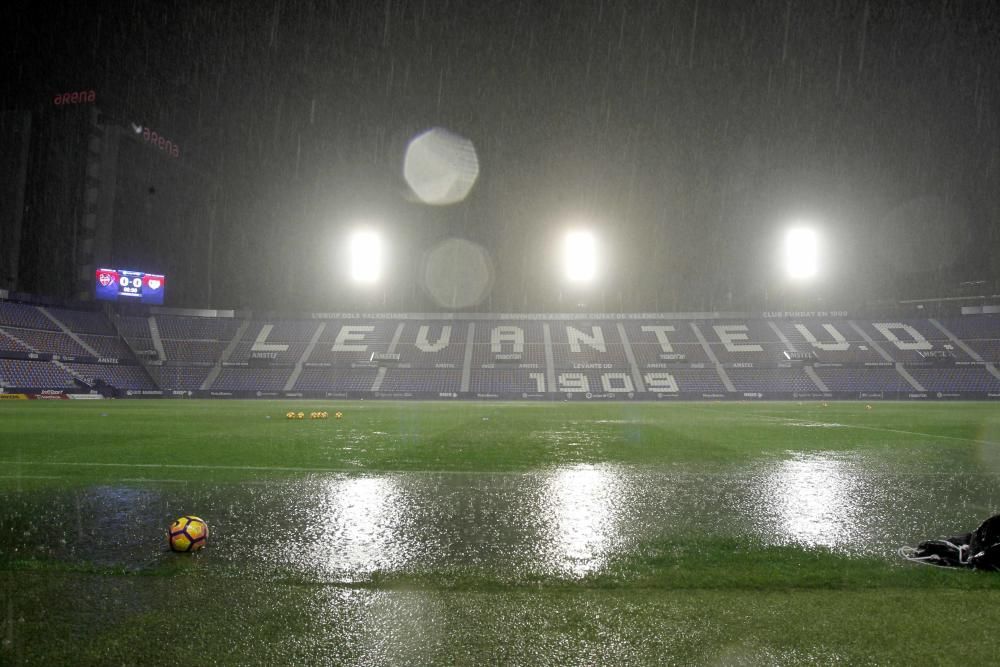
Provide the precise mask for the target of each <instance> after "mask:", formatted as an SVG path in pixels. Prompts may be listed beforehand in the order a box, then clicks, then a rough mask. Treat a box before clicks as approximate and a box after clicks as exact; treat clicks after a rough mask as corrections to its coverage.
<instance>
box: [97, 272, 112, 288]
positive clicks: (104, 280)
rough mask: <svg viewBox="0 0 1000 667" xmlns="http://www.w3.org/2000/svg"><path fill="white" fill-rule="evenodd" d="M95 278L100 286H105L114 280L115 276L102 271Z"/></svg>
mask: <svg viewBox="0 0 1000 667" xmlns="http://www.w3.org/2000/svg"><path fill="white" fill-rule="evenodd" d="M97 280H98V282H100V283H101V287H107V286H108V285H110V284H111V283H113V282H115V277H114V276H112V275H111V274H110V273H102V274H101V276H100V277H99V278H98V279H97Z"/></svg>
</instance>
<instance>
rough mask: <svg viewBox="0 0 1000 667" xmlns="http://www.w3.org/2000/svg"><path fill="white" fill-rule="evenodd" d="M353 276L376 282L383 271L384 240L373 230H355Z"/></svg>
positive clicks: (356, 279) (354, 278)
mask: <svg viewBox="0 0 1000 667" xmlns="http://www.w3.org/2000/svg"><path fill="white" fill-rule="evenodd" d="M350 261H351V278H352V279H353V280H354V281H355V282H359V283H374V282H376V281H377V280H378V279H379V276H380V275H381V273H382V241H381V239H379V237H378V235H377V234H376V233H375V232H372V231H367V230H363V231H359V232H355V233H354V236H352V237H351V260H350Z"/></svg>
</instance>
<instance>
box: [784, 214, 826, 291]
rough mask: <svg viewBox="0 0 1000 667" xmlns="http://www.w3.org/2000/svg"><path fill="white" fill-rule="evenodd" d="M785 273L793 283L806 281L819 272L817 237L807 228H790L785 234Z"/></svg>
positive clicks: (813, 231)
mask: <svg viewBox="0 0 1000 667" xmlns="http://www.w3.org/2000/svg"><path fill="white" fill-rule="evenodd" d="M783 256H784V265H785V273H786V274H787V275H788V277H789V278H791V279H792V280H795V281H807V280H811V279H812V278H815V277H816V274H817V273H818V272H819V237H818V236H817V234H816V231H815V230H813V229H810V228H808V227H792V228H791V229H789V230H788V231H787V232H785V244H784V253H783Z"/></svg>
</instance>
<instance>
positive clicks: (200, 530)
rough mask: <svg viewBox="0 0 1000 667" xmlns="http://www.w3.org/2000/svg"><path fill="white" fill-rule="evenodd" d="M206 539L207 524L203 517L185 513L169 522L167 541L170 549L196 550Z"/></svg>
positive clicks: (180, 550)
mask: <svg viewBox="0 0 1000 667" xmlns="http://www.w3.org/2000/svg"><path fill="white" fill-rule="evenodd" d="M207 541H208V524H207V523H206V522H205V520H204V519H202V518H200V517H196V516H190V515H185V516H182V517H181V518H179V519H177V520H176V521H174V522H173V523H172V524H170V531H169V533H168V534H167V542H168V544H169V545H170V550H171V551H179V552H184V553H187V552H190V551H198V549H201V548H203V547H204V546H205V543H206V542H207Z"/></svg>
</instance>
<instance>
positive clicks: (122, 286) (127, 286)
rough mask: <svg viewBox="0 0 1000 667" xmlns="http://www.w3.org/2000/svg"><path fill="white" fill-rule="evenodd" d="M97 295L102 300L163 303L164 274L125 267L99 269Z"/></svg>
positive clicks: (96, 285) (155, 304)
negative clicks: (130, 269) (126, 268)
mask: <svg viewBox="0 0 1000 667" xmlns="http://www.w3.org/2000/svg"><path fill="white" fill-rule="evenodd" d="M96 273H97V276H96V278H97V282H96V283H95V284H94V289H95V292H94V294H95V296H96V297H97V298H98V299H100V300H101V301H119V300H122V301H130V300H131V301H135V302H137V303H145V304H149V305H151V306H162V305H163V288H164V286H165V285H166V281H165V279H164V277H163V276H161V275H157V274H154V273H144V272H142V271H127V270H125V269H97V272H96Z"/></svg>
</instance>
